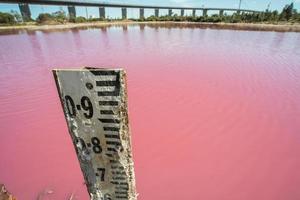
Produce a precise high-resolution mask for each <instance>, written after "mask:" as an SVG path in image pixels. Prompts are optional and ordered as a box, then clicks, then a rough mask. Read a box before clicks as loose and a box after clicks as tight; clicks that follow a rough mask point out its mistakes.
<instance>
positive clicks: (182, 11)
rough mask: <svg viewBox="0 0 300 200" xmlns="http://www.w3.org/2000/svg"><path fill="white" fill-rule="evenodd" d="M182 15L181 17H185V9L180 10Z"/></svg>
mask: <svg viewBox="0 0 300 200" xmlns="http://www.w3.org/2000/svg"><path fill="white" fill-rule="evenodd" d="M180 15H181V17H183V16H184V9H181V11H180Z"/></svg>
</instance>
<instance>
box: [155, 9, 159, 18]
mask: <svg viewBox="0 0 300 200" xmlns="http://www.w3.org/2000/svg"><path fill="white" fill-rule="evenodd" d="M155 17H159V9H158V8H155Z"/></svg>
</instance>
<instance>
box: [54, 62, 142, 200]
mask: <svg viewBox="0 0 300 200" xmlns="http://www.w3.org/2000/svg"><path fill="white" fill-rule="evenodd" d="M53 74H54V78H55V81H56V85H57V89H58V93H59V96H60V100H61V103H62V107H63V110H64V113H65V118H66V120H67V124H68V128H69V133H70V136H71V138H72V141H73V144H74V147H75V150H76V153H77V157H78V160H79V163H80V167H81V170H82V172H83V175H84V178H85V182H86V185H87V189H88V192H89V194H90V197H91V200H136V199H137V195H136V189H135V177H134V169H133V159H132V151H131V140H130V132H129V124H128V114H127V90H126V74H125V71H124V70H123V69H96V68H84V69H74V70H72V69H71V70H70V69H56V70H53Z"/></svg>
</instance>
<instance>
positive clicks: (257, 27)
mask: <svg viewBox="0 0 300 200" xmlns="http://www.w3.org/2000/svg"><path fill="white" fill-rule="evenodd" d="M127 25H140V26H141V28H143V27H144V26H147V27H150V28H151V27H153V28H156V27H163V28H174V27H176V28H211V29H231V30H253V31H277V32H300V24H293V25H288V24H277V25H274V24H253V23H208V22H173V21H166V22H165V21H148V22H137V21H129V20H127V21H110V22H107V21H102V22H85V23H65V24H52V25H35V24H33V25H16V26H2V27H0V32H4V33H5V32H10V31H11V32H14V31H20V30H27V31H35V30H41V31H48V32H50V31H57V30H65V29H76V28H105V27H109V26H124V27H125V26H127Z"/></svg>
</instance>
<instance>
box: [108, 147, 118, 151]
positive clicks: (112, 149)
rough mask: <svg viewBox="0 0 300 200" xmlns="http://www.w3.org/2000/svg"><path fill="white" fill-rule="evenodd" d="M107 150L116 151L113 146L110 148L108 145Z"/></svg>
mask: <svg viewBox="0 0 300 200" xmlns="http://www.w3.org/2000/svg"><path fill="white" fill-rule="evenodd" d="M107 151H112V152H117V150H116V149H115V148H110V147H108V148H107Z"/></svg>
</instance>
